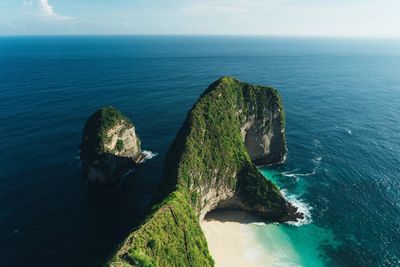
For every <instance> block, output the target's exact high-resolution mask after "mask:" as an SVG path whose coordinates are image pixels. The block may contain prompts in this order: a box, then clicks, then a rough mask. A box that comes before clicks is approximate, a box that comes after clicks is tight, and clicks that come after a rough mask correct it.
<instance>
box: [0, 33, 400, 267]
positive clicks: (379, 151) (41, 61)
mask: <svg viewBox="0 0 400 267" xmlns="http://www.w3.org/2000/svg"><path fill="white" fill-rule="evenodd" d="M223 75H232V76H235V77H236V78H238V79H241V80H244V81H247V82H251V83H256V84H262V85H269V86H272V87H275V88H277V89H278V90H279V91H280V93H281V95H282V97H283V101H284V107H285V111H286V119H287V128H286V133H287V148H288V154H287V160H286V161H285V162H284V163H283V164H280V165H276V166H269V167H267V168H260V171H261V172H262V173H263V174H264V175H265V176H266V177H269V178H270V179H272V180H273V181H274V182H275V183H276V184H277V185H278V186H279V188H280V189H281V191H282V192H283V193H284V194H285V195H286V197H287V198H288V199H290V200H292V201H293V202H294V203H295V204H296V205H297V206H298V207H300V208H301V209H302V210H303V211H304V212H305V214H306V215H307V216H306V219H305V220H304V221H302V222H300V223H298V224H296V225H290V224H284V225H276V224H268V225H263V224H261V225H260V224H257V225H252V227H253V231H254V232H256V233H257V237H258V239H259V241H260V243H262V244H263V246H264V247H265V248H266V250H267V251H269V253H271V254H272V255H273V256H274V257H276V258H277V259H279V262H280V265H279V266H399V265H400V40H389V39H388V40H383V39H382V40H374V39H344V38H343V39H339V38H336V39H335V38H283V37H279V38H278V37H216V36H215V37H212V36H90V37H79V36H75V37H73V36H57V37H45V36H43V37H0V122H1V123H0V147H1V149H0V159H1V160H0V266H92V265H96V264H99V263H101V261H103V260H104V259H105V257H106V256H107V255H109V253H110V252H111V251H113V249H114V248H115V247H116V246H117V245H118V244H119V243H120V242H121V241H122V240H123V238H124V237H126V235H127V234H128V233H129V231H130V230H132V229H133V228H134V227H135V226H137V224H138V223H139V222H140V221H141V220H142V219H143V217H144V215H145V210H146V206H147V205H148V204H149V201H150V200H151V198H152V196H153V195H154V193H155V190H156V187H157V185H158V183H159V182H160V179H161V176H162V168H163V160H164V157H165V154H166V151H167V149H168V147H169V146H170V144H171V142H172V141H173V139H174V138H175V135H176V133H177V131H178V129H179V128H180V126H181V124H182V122H183V121H184V119H185V116H186V113H187V112H188V110H189V109H190V108H191V106H192V105H193V104H194V103H195V101H196V100H197V99H198V97H199V96H200V94H201V93H202V92H203V91H204V90H205V89H206V88H207V86H208V84H210V83H211V82H213V81H214V80H216V79H217V78H219V77H220V76H223ZM104 105H113V106H115V107H117V108H119V109H120V110H121V111H122V112H123V113H125V114H126V115H127V116H128V117H129V118H131V119H132V121H133V122H134V124H135V126H136V131H137V134H138V135H139V137H140V138H141V140H142V147H143V149H145V150H148V151H151V152H153V153H158V154H157V156H155V157H153V158H152V159H149V160H147V161H146V162H145V163H144V164H142V165H141V166H140V167H139V168H137V169H136V170H135V172H132V173H131V174H129V175H128V177H127V179H126V181H125V183H124V185H123V187H121V189H120V190H119V191H118V192H117V193H114V194H110V195H102V194H98V193H96V192H94V191H92V190H91V189H90V188H88V186H87V184H86V181H85V178H84V176H83V172H82V168H81V163H80V160H79V151H78V149H79V143H80V140H81V136H82V130H83V126H84V123H85V120H86V119H87V118H88V117H89V116H90V115H91V114H92V113H93V112H94V111H96V110H97V109H98V108H100V107H102V106H104Z"/></svg>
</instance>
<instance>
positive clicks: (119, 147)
mask: <svg viewBox="0 0 400 267" xmlns="http://www.w3.org/2000/svg"><path fill="white" fill-rule="evenodd" d="M115 148H116V149H117V151H122V149H124V141H122V140H121V139H118V140H117V144H116V145H115Z"/></svg>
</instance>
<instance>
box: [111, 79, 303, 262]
mask: <svg viewBox="0 0 400 267" xmlns="http://www.w3.org/2000/svg"><path fill="white" fill-rule="evenodd" d="M284 126H285V117H284V113H283V107H282V102H281V99H280V96H279V94H278V92H277V91H276V90H275V89H272V88H268V87H262V86H253V85H250V84H247V83H243V82H240V81H238V80H236V79H234V78H231V77H223V78H221V79H219V80H217V81H216V82H214V83H213V84H211V85H210V87H209V88H208V89H207V90H206V91H205V92H204V94H203V95H202V96H201V97H200V99H199V100H198V102H197V103H196V104H195V105H194V106H193V108H192V109H191V110H190V112H189V113H188V115H187V117H186V120H185V122H184V124H183V126H182V128H181V129H180V131H179V133H178V134H177V137H176V139H175V141H174V143H173V144H172V146H171V148H170V150H169V152H168V153H167V157H166V161H165V171H164V173H165V175H164V179H163V182H162V184H161V192H162V193H161V194H162V195H164V196H168V197H167V198H166V199H165V200H164V201H163V202H162V204H160V205H158V206H157V207H155V209H154V211H153V213H152V215H151V216H150V217H149V218H148V220H147V222H146V223H145V224H143V225H142V226H141V227H140V228H139V229H138V230H136V231H134V232H133V233H132V234H131V235H130V236H129V237H128V238H127V240H126V241H125V242H124V244H123V245H122V246H121V248H120V249H119V250H118V251H117V253H116V254H115V255H114V257H113V259H112V260H111V262H110V265H112V266H122V265H123V264H128V265H133V266H135V265H138V266H140V265H139V263H138V262H139V261H140V260H141V259H146V257H147V261H146V260H144V262H146V263H148V264H153V265H154V266H156V265H158V266H212V265H213V261H212V259H211V257H210V255H209V252H208V249H207V244H206V242H205V238H204V235H203V233H202V232H201V229H200V225H199V220H202V219H203V218H204V216H205V215H206V214H207V213H208V212H210V211H211V210H213V209H217V208H235V209H236V208H238V209H242V210H246V211H248V212H251V213H253V214H255V215H257V216H260V217H262V218H264V219H265V220H270V221H288V220H296V218H299V217H301V216H302V215H301V214H299V213H297V211H296V208H294V207H293V206H292V205H291V204H290V203H288V202H287V201H286V200H285V199H284V198H283V196H282V195H281V193H280V192H279V190H278V189H277V187H276V186H275V185H274V184H272V183H271V182H270V181H268V180H267V179H265V178H264V177H263V176H262V175H261V174H260V173H259V172H258V171H257V169H256V166H255V164H254V163H256V164H270V163H276V162H279V161H281V160H283V158H284V155H285V152H286V151H285V133H284ZM177 203H179V205H177ZM187 209H189V210H187ZM186 213H189V214H190V216H179V214H186ZM171 216H172V217H171ZM166 218H170V219H168V220H167V219H166ZM167 221H172V222H173V223H171V222H169V223H167ZM199 233H201V234H199ZM151 240H153V241H151ZM171 240H174V242H175V241H176V240H178V242H177V245H176V247H174V248H172V249H169V250H168V251H166V250H165V249H164V250H162V248H165V247H169V246H170V244H169V242H171ZM149 242H151V243H152V244H157V246H153V245H151V246H150V245H149ZM138 255H141V256H138ZM142 256H143V257H142ZM149 259H151V261H149ZM149 266H152V265H149Z"/></svg>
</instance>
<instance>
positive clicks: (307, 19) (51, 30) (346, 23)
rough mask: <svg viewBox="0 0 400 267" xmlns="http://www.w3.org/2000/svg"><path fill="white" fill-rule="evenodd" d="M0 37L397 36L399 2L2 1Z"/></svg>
mask: <svg viewBox="0 0 400 267" xmlns="http://www.w3.org/2000/svg"><path fill="white" fill-rule="evenodd" d="M0 34H1V35H9V34H218V35H232V34H233V35H312V36H371V37H400V0H281V1H278V0H264V1H262V0H230V1H228V0H219V1H210V0H181V1H177V0H79V1H78V0H0Z"/></svg>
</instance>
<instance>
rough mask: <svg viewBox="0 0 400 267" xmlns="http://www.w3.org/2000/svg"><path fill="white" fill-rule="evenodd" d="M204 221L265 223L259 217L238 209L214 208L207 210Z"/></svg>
mask: <svg viewBox="0 0 400 267" xmlns="http://www.w3.org/2000/svg"><path fill="white" fill-rule="evenodd" d="M204 221H219V222H236V223H241V224H248V223H265V220H263V219H261V218H260V217H257V216H254V215H251V214H250V213H248V212H245V211H243V210H240V209H216V210H213V211H211V212H209V213H208V214H207V215H206V216H205V217H204Z"/></svg>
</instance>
